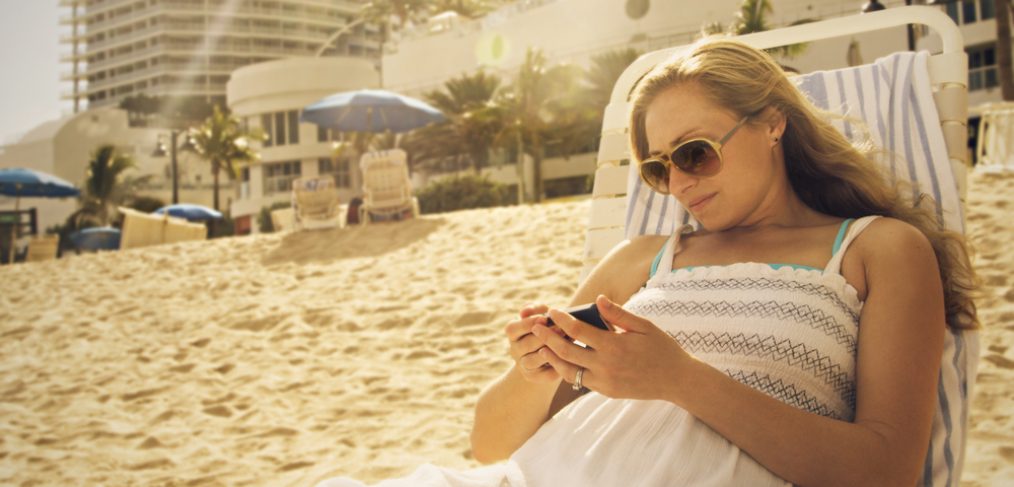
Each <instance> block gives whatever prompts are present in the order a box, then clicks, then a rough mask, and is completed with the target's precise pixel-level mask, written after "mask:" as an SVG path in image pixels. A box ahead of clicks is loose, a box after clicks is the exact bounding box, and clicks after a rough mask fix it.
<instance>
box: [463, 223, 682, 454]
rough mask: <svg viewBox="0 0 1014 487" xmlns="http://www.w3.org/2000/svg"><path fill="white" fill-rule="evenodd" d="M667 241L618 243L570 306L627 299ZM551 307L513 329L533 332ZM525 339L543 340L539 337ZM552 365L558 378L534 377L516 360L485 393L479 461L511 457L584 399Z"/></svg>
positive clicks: (475, 446)
mask: <svg viewBox="0 0 1014 487" xmlns="http://www.w3.org/2000/svg"><path fill="white" fill-rule="evenodd" d="M664 241H665V238H664V237H657V236H651V237H639V238H636V239H633V240H629V241H624V242H622V243H621V244H619V245H617V246H616V247H615V248H614V249H613V250H611V251H610V252H609V254H608V255H606V257H604V258H603V259H602V261H601V262H599V264H598V265H597V266H596V267H595V269H594V270H592V272H591V273H590V274H589V275H588V277H587V278H586V279H585V280H584V282H583V283H581V285H580V286H579V287H578V289H577V291H576V292H575V293H574V297H573V298H572V299H571V302H570V304H571V305H575V304H583V303H589V302H592V301H593V300H594V299H595V297H596V296H598V295H600V294H604V295H606V296H609V297H610V298H611V299H614V300H616V301H617V302H626V300H627V299H629V298H630V296H631V295H633V294H634V292H636V291H637V290H638V289H640V287H641V286H642V285H643V284H644V281H645V280H646V277H647V274H648V269H649V267H650V266H651V261H652V259H653V258H654V256H655V254H656V253H657V252H658V250H659V248H660V247H661V245H662V243H663V242H664ZM545 310H546V308H545V307H536V308H530V309H528V310H527V311H525V310H523V311H522V319H521V320H518V321H515V322H512V324H509V325H508V328H509V329H511V330H513V333H514V334H527V333H529V330H530V329H531V327H532V326H533V325H534V323H536V322H537V321H538V320H539V318H538V316H536V315H541V314H542V313H544V312H545ZM526 314H527V315H528V317H525V315H526ZM517 330H521V331H517ZM510 333H511V331H508V334H510ZM524 339H525V340H538V339H537V338H536V337H534V335H528V336H527V337H525V338H524ZM538 346H541V342H540V343H539V344H538ZM531 358H532V359H537V357H535V356H533V357H531ZM540 363H541V362H540ZM547 369H548V370H545V371H543V373H544V374H551V375H552V377H553V378H552V380H544V381H538V379H534V380H531V379H526V377H525V371H523V370H521V368H520V366H519V364H518V363H515V364H514V365H513V366H511V368H510V369H509V370H508V371H507V372H506V373H505V374H504V375H502V376H501V377H500V378H498V379H497V380H496V381H494V382H493V383H492V384H490V385H489V386H488V387H487V388H486V389H485V390H484V391H483V392H482V394H480V396H479V401H478V404H477V405H476V408H475V423H474V426H473V427H472V435H471V442H472V455H473V456H475V458H476V459H477V460H479V461H480V462H484V463H489V462H494V461H498V460H502V459H505V458H507V457H509V456H510V455H511V454H512V453H513V452H514V451H515V450H517V449H518V448H519V447H520V446H521V445H522V444H524V442H525V441H527V440H528V438H530V437H531V436H532V435H533V434H535V432H536V431H537V430H538V429H539V427H540V426H542V424H543V423H545V422H546V421H547V420H548V419H549V418H550V417H552V415H553V414H555V413H556V412H557V411H559V410H560V409H562V408H563V407H564V406H566V405H567V404H569V403H570V402H571V401H573V400H574V399H576V398H577V397H578V395H577V394H576V393H574V392H573V391H572V390H571V387H570V384H568V383H566V382H562V380H561V378H560V377H559V375H557V374H556V373H555V371H552V369H551V368H547Z"/></svg>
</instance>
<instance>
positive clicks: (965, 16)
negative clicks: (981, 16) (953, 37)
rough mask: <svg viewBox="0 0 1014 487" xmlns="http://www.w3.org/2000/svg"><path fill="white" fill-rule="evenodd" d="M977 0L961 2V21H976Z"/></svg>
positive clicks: (966, 22)
mask: <svg viewBox="0 0 1014 487" xmlns="http://www.w3.org/2000/svg"><path fill="white" fill-rule="evenodd" d="M976 3H977V2H975V1H974V0H963V1H962V2H961V21H962V23H965V24H970V23H972V22H975V20H976V18H977V16H976V15H975V4H976Z"/></svg>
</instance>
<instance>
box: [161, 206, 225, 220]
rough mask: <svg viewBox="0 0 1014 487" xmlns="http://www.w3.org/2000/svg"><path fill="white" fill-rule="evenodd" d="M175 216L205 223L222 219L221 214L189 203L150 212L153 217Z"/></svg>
mask: <svg viewBox="0 0 1014 487" xmlns="http://www.w3.org/2000/svg"><path fill="white" fill-rule="evenodd" d="M166 213H168V214H169V216H175V217H176V218H186V219H187V220H189V221H192V222H193V221H205V220H217V219H219V218H222V213H221V212H218V211H215V210H213V209H211V208H208V207H207V206H201V205H195V204H191V203H179V204H175V205H169V206H163V207H162V208H159V209H157V210H155V211H154V212H152V214H153V215H165V214H166Z"/></svg>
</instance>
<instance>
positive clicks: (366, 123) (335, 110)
mask: <svg viewBox="0 0 1014 487" xmlns="http://www.w3.org/2000/svg"><path fill="white" fill-rule="evenodd" d="M300 119H301V120H302V121H304V122H311V123H314V124H317V125H319V126H321V127H325V128H329V129H334V130H339V131H342V132H408V131H409V130H412V129H415V128H419V127H422V126H424V125H428V124H430V123H434V122H441V121H443V120H444V119H445V118H444V115H443V114H442V113H440V110H437V109H436V108H433V107H432V106H430V105H428V104H427V103H426V102H424V101H422V100H417V99H415V98H412V97H408V96H404V95H399V94H397V93H393V92H390V91H385V90H357V91H346V92H342V93H336V94H334V95H330V96H328V97H326V98H323V99H321V100H318V101H316V102H314V103H313V104H310V105H308V106H306V107H305V108H303V115H302V116H301V117H300Z"/></svg>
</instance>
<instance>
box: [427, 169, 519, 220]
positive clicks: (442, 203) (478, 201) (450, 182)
mask: <svg viewBox="0 0 1014 487" xmlns="http://www.w3.org/2000/svg"><path fill="white" fill-rule="evenodd" d="M416 197H418V198H419V211H421V212H422V213H441V212H445V211H454V210H464V209H468V208H489V207H492V206H504V205H509V204H512V203H514V197H513V194H512V193H511V191H510V188H509V187H508V186H506V185H503V184H499V183H495V182H493V181H490V180H489V179H488V178H486V177H482V176H477V175H474V174H468V175H464V176H458V177H452V178H442V179H438V180H436V181H433V182H431V183H430V184H427V185H426V187H425V188H422V189H421V190H419V191H417V192H416Z"/></svg>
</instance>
